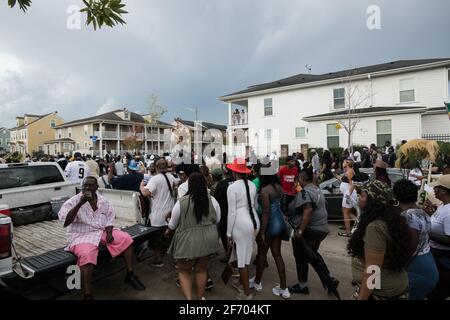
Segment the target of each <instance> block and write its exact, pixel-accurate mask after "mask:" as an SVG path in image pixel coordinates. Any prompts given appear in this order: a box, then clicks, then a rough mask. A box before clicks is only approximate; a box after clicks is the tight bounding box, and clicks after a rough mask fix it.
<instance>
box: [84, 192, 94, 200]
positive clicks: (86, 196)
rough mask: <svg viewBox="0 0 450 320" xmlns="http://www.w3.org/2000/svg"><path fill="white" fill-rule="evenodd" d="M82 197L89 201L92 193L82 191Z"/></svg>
mask: <svg viewBox="0 0 450 320" xmlns="http://www.w3.org/2000/svg"><path fill="white" fill-rule="evenodd" d="M83 197H84V198H86V199H88V200H90V199H92V192H91V191H84V192H83Z"/></svg>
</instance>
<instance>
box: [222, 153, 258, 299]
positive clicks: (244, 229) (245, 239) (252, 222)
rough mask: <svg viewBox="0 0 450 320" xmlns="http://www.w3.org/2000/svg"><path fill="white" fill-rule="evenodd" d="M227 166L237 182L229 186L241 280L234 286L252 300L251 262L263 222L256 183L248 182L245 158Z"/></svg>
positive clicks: (232, 239)
mask: <svg viewBox="0 0 450 320" xmlns="http://www.w3.org/2000/svg"><path fill="white" fill-rule="evenodd" d="M227 168H228V169H230V170H231V171H232V172H233V177H234V178H235V179H236V182H235V183H233V184H232V185H230V186H229V187H228V190H227V198H228V226H227V237H228V240H229V242H230V243H231V242H233V243H234V244H235V250H234V252H233V256H234V257H235V258H237V265H238V268H239V274H240V283H239V282H234V283H233V287H234V288H236V289H237V290H238V292H239V294H238V295H237V296H236V299H238V300H252V299H253V298H254V295H253V293H252V291H251V289H250V285H249V270H248V266H249V265H250V263H251V259H252V253H253V244H254V243H255V239H256V236H257V234H258V231H259V227H260V222H259V218H258V215H257V214H256V210H255V202H256V201H255V200H256V187H255V185H254V184H253V183H250V182H248V180H247V174H249V173H251V170H249V169H248V168H247V167H246V164H245V160H244V159H236V160H234V162H233V164H228V165H227Z"/></svg>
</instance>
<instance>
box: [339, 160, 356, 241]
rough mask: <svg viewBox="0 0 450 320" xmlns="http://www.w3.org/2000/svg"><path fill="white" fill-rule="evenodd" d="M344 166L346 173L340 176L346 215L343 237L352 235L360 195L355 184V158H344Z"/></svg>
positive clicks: (341, 233) (340, 233)
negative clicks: (352, 222) (352, 224)
mask: <svg viewBox="0 0 450 320" xmlns="http://www.w3.org/2000/svg"><path fill="white" fill-rule="evenodd" d="M342 167H343V169H344V175H343V176H342V177H341V178H340V179H341V185H340V187H339V189H340V191H341V193H342V215H343V216H344V225H345V232H339V233H338V234H339V235H340V236H341V237H350V236H351V235H352V233H351V228H352V227H351V221H356V214H355V213H356V210H355V208H356V205H357V203H358V195H357V193H356V190H355V188H354V186H353V177H354V175H355V171H354V170H353V160H351V159H346V160H344V162H343V164H342Z"/></svg>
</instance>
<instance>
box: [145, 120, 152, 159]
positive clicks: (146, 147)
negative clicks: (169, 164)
mask: <svg viewBox="0 0 450 320" xmlns="http://www.w3.org/2000/svg"><path fill="white" fill-rule="evenodd" d="M151 137H152V133H151V132H150V138H151ZM144 151H145V154H147V153H148V146H147V124H146V123H144Z"/></svg>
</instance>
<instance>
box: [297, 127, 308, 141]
mask: <svg viewBox="0 0 450 320" xmlns="http://www.w3.org/2000/svg"><path fill="white" fill-rule="evenodd" d="M298 129H303V130H304V134H303V136H301V135H300V136H299V135H298V134H297V133H298V132H297V130H298ZM295 138H296V139H305V138H306V127H296V128H295Z"/></svg>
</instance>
